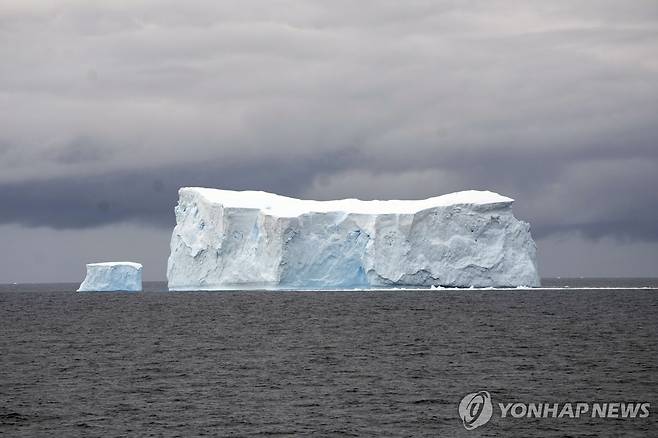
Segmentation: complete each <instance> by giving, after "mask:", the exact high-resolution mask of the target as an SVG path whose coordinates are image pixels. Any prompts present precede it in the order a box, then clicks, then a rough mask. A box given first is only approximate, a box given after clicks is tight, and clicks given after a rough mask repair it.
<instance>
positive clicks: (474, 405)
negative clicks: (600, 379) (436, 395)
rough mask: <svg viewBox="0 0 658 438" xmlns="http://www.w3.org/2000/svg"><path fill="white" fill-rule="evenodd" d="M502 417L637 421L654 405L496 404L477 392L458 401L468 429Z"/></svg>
mask: <svg viewBox="0 0 658 438" xmlns="http://www.w3.org/2000/svg"><path fill="white" fill-rule="evenodd" d="M494 406H497V407H498V412H497V413H496V414H497V415H496V416H499V417H500V418H512V419H523V418H557V419H563V420H565V421H566V420H570V419H577V418H601V419H621V420H623V419H634V418H648V417H649V415H650V414H651V403H648V402H635V401H633V402H563V403H546V402H539V403H526V402H506V403H495V404H494V403H493V402H492V400H491V394H489V392H487V391H478V392H472V393H470V394H466V395H465V396H464V398H462V400H461V402H459V417H460V418H461V420H462V424H463V425H464V428H465V429H466V430H473V429H475V428H477V427H480V426H483V425H485V424H487V423H488V422H489V420H491V417H492V416H493V415H494V412H495V409H494Z"/></svg>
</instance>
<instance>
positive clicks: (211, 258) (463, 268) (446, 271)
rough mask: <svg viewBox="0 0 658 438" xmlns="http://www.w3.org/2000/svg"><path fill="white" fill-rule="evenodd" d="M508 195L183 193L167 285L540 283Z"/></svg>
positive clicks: (526, 227) (186, 287) (532, 248)
mask: <svg viewBox="0 0 658 438" xmlns="http://www.w3.org/2000/svg"><path fill="white" fill-rule="evenodd" d="M512 202H513V200H512V199H510V198H507V197H505V196H501V195H499V194H497V193H492V192H487V191H465V192H459V193H452V194H449V195H443V196H438V197H434V198H430V199H425V200H418V201H360V200H357V199H343V200H338V201H310V200H301V199H294V198H288V197H285V196H279V195H275V194H272V193H266V192H254V191H245V192H238V191H230V190H217V189H207V188H198V187H184V188H181V189H180V190H179V201H178V205H177V206H176V208H175V211H176V227H175V228H174V231H173V235H172V237H171V254H170V256H169V262H168V266H167V279H168V281H169V289H170V290H226V289H334V288H335V289H344V288H377V287H410V286H413V287H416V286H418V287H429V286H451V287H471V286H472V287H489V286H493V287H517V286H539V275H538V271H537V261H536V257H535V252H536V248H535V243H534V242H533V240H532V237H531V236H530V226H529V225H528V224H527V223H525V222H522V221H519V220H517V219H516V218H515V217H514V216H513V214H512Z"/></svg>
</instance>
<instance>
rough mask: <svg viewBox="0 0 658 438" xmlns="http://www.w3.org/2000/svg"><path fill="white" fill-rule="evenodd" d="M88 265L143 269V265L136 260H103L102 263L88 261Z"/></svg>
mask: <svg viewBox="0 0 658 438" xmlns="http://www.w3.org/2000/svg"><path fill="white" fill-rule="evenodd" d="M87 266H93V267H96V266H98V267H107V268H109V267H111V266H130V267H131V268H135V269H141V268H142V265H141V264H140V263H135V262H101V263H87Z"/></svg>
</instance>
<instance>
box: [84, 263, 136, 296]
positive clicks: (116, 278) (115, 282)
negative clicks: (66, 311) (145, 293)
mask: <svg viewBox="0 0 658 438" xmlns="http://www.w3.org/2000/svg"><path fill="white" fill-rule="evenodd" d="M141 290H142V265H141V264H139V263H133V262H105V263H89V264H87V276H86V277H85V280H84V281H83V282H82V284H81V285H80V288H78V292H113V291H125V292H140V291H141Z"/></svg>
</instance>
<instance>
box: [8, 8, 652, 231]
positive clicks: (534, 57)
mask: <svg viewBox="0 0 658 438" xmlns="http://www.w3.org/2000/svg"><path fill="white" fill-rule="evenodd" d="M0 32H1V33H2V37H1V38H0V56H2V59H4V60H6V61H7V62H4V63H2V66H0V108H2V111H1V112H0V124H1V125H2V127H3V132H2V133H1V134H0V135H2V139H0V205H1V206H2V207H1V208H0V223H18V224H24V225H29V226H50V227H55V228H81V227H92V226H96V225H100V224H107V223H113V222H119V221H140V222H146V223H152V224H157V225H163V226H170V225H171V223H172V221H173V213H172V207H173V205H175V202H176V191H177V188H178V187H180V186H185V185H201V186H211V187H212V186H214V187H222V188H231V189H260V190H268V191H275V192H278V193H281V194H287V195H294V196H304V197H314V198H330V197H336V196H359V197H363V198H388V197H412V198H418V197H424V196H430V195H435V194H438V193H445V192H448V191H453V190H461V189H471V188H479V189H490V190H495V191H499V192H501V193H504V194H507V195H510V196H512V197H514V198H516V199H517V205H516V207H515V208H516V211H517V214H518V216H520V217H522V218H524V219H526V220H528V221H530V222H531V223H532V224H533V232H534V233H535V235H536V236H539V237H545V236H548V235H551V234H555V233H563V232H571V231H578V232H580V233H582V235H584V236H586V237H588V238H602V237H606V236H615V237H626V238H632V239H638V240H642V239H645V240H657V239H658V236H657V234H658V231H657V230H658V227H657V226H656V225H655V224H656V223H658V197H657V195H656V190H655V187H658V176H656V174H658V172H656V171H655V169H656V168H658V123H657V116H656V114H658V82H657V81H656V79H655V78H656V76H657V75H658V61H656V59H658V57H656V53H658V6H657V4H656V2H655V1H634V2H632V3H628V2H626V3H623V4H622V3H617V2H603V1H586V2H578V3H577V4H576V3H575V2H570V1H565V2H560V1H555V2H508V1H505V2H493V1H482V2H468V3H459V2H457V3H454V2H425V1H408V2H399V1H378V2H360V3H359V8H355V7H354V6H353V3H352V2H343V1H334V2H314V1H308V2H287V1H282V2H255V1H243V2H240V3H239V4H230V3H228V2H204V1H195V2H186V3H185V5H184V6H182V5H181V4H180V3H179V2H171V3H168V2H157V3H154V2H150V1H135V2H130V3H127V4H119V3H114V2H105V3H93V4H90V3H88V2H77V1H70V2H48V3H47V4H45V3H40V2H34V3H32V2H29V1H20V2H18V1H17V2H8V3H6V4H5V5H3V6H0Z"/></svg>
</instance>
